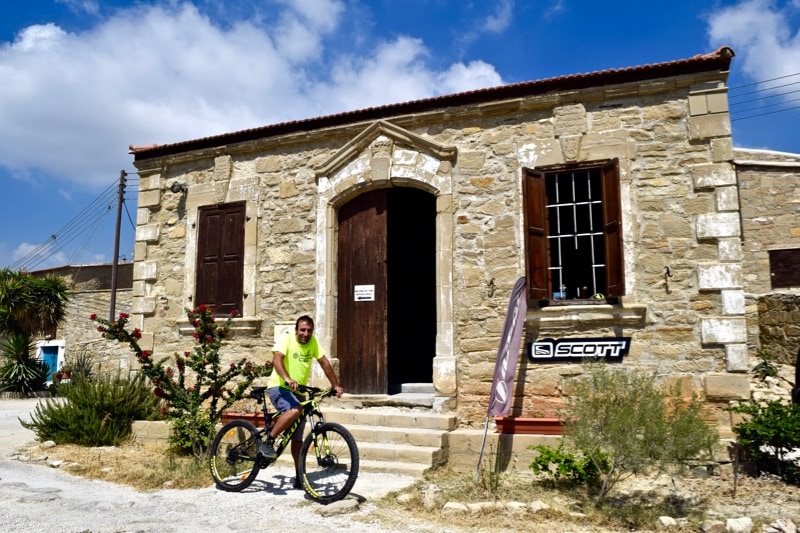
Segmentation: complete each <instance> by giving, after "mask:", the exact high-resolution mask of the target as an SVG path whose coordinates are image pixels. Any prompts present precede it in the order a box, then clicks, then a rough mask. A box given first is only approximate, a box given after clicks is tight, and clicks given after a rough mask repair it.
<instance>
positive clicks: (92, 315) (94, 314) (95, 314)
mask: <svg viewBox="0 0 800 533" xmlns="http://www.w3.org/2000/svg"><path fill="white" fill-rule="evenodd" d="M89 320H97V313H92V314H91V315H89Z"/></svg>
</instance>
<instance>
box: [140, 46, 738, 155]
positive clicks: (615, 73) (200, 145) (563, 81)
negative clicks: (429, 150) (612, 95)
mask: <svg viewBox="0 0 800 533" xmlns="http://www.w3.org/2000/svg"><path fill="white" fill-rule="evenodd" d="M734 56H735V53H734V51H733V49H732V48H730V47H728V46H722V47H720V48H718V49H717V50H716V51H714V52H711V53H708V54H698V55H696V56H693V57H691V58H688V59H679V60H674V61H667V62H663V63H655V64H650V65H642V66H637V67H626V68H620V69H608V70H602V71H595V72H590V73H586V74H570V75H566V76H558V77H554V78H546V79H542V80H535V81H527V82H520V83H515V84H510V85H501V86H497V87H490V88H486V89H477V90H473V91H467V92H461V93H454V94H449V95H443V96H434V97H430V98H425V99H421V100H412V101H408V102H401V103H396V104H387V105H384V106H378V107H372V108H366V109H360V110H354V111H347V112H343V113H338V114H334V115H326V116H322V117H316V118H309V119H303V120H296V121H292V122H283V123H278V124H273V125H269V126H262V127H258V128H252V129H247V130H241V131H236V132H232V133H224V134H220V135H214V136H210V137H203V138H200V139H193V140H188V141H181V142H177V143H171V144H163V145H157V144H153V145H149V146H135V145H130V147H129V153H131V154H133V156H134V161H143V160H147V159H153V158H157V157H164V156H168V155H174V154H179V153H183V152H188V151H192V150H202V149H208V148H215V147H219V146H223V145H227V144H236V143H240V142H247V141H253V140H256V139H261V138H267V137H276V136H279V135H286V134H291V133H298V132H303V131H313V130H318V129H322V128H327V127H334V126H342V125H346V124H351V123H355V122H362V121H375V120H382V119H385V118H387V117H389V116H396V115H403V114H411V113H420V112H425V111H431V110H434V109H440V108H445V107H458V106H464V105H470V104H480V103H485V102H489V101H496V100H504V99H509V98H519V97H524V96H532V95H536V94H544V93H548V92H553V91H558V90H575V89H585V88H589V87H596V86H602V85H611V84H617V83H630V82H636V81H643V80H647V79H656V78H666V77H671V76H678V75H684V74H695V73H699V72H707V71H710V70H720V71H727V70H728V68H729V67H730V63H731V59H732V58H733V57H734Z"/></svg>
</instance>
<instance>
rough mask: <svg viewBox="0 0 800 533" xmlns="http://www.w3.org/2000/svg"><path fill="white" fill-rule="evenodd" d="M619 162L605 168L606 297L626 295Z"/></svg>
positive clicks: (609, 164) (615, 161)
mask: <svg viewBox="0 0 800 533" xmlns="http://www.w3.org/2000/svg"><path fill="white" fill-rule="evenodd" d="M619 186H620V184H619V160H618V159H614V160H613V161H611V162H609V163H607V164H606V165H604V166H603V223H604V231H605V240H606V284H607V287H606V291H607V293H606V296H607V297H608V298H618V297H620V296H622V295H623V294H624V293H625V269H624V267H623V265H624V263H623V257H622V207H621V204H620V199H619Z"/></svg>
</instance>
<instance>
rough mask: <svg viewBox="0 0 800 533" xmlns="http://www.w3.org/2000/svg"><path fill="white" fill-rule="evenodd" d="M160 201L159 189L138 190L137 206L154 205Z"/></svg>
mask: <svg viewBox="0 0 800 533" xmlns="http://www.w3.org/2000/svg"><path fill="white" fill-rule="evenodd" d="M160 203H161V190H160V189H153V190H150V191H139V204H138V205H139V207H156V206H157V205H158V204H160Z"/></svg>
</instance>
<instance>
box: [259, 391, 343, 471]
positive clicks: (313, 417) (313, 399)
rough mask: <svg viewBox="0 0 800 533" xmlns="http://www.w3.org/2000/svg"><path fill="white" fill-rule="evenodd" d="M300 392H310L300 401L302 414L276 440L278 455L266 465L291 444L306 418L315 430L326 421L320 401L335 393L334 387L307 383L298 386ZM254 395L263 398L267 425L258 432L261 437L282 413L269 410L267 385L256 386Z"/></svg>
mask: <svg viewBox="0 0 800 533" xmlns="http://www.w3.org/2000/svg"><path fill="white" fill-rule="evenodd" d="M297 390H298V392H300V393H308V395H309V396H308V399H306V400H303V401H301V402H300V416H298V417H297V419H296V420H295V421H294V422H292V425H291V426H289V427H288V428H287V429H286V430H285V431H284V432H283V436H282V437H281V438H280V440H276V441H275V453H276V456H275V458H273V459H268V460H265V464H266V465H270V464H272V463H274V462H275V461H277V460H278V457H280V456H281V454H282V453H283V450H284V449H285V448H286V447H287V446H288V445H289V443H290V442H291V440H292V437H293V436H294V434H295V432H296V431H297V429H298V428H299V427H300V425H301V424H302V423H303V421H304V420H306V419H307V420H308V422H309V425H310V430H311V431H314V430H315V429H316V428H317V427H319V425H321V424H322V423H324V422H325V419H324V417H323V415H322V411H320V409H319V404H320V401H321V400H322V399H324V398H326V397H328V396H331V395H332V394H334V391H333V390H332V389H319V388H317V387H307V386H305V385H298V388H297ZM250 395H251V396H252V397H254V398H256V399H260V400H261V411H262V413H263V414H264V421H265V427H264V428H263V429H261V430H259V432H258V436H259V437H260V438H262V439H263V438H264V437H266V435H268V434H269V432H270V431H271V430H272V428H273V426H274V425H275V420H276V419H277V418H278V417H279V416H280V415H281V414H282V413H281V412H280V411H275V412H270V411H269V403H268V402H269V399H268V398H267V394H266V388H265V387H254V388H253V392H251V394H250Z"/></svg>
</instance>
